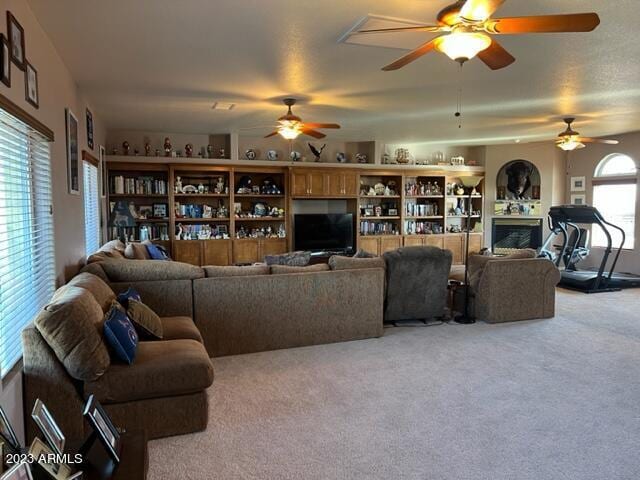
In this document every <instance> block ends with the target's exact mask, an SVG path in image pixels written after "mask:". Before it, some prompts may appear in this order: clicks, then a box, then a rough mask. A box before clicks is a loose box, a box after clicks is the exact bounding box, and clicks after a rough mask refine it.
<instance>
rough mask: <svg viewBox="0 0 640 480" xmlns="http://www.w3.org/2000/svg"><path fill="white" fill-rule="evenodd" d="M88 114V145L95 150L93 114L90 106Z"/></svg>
mask: <svg viewBox="0 0 640 480" xmlns="http://www.w3.org/2000/svg"><path fill="white" fill-rule="evenodd" d="M86 116H87V146H88V147H89V148H90V149H91V150H93V147H94V144H93V114H92V113H91V110H89V109H88V108H87V109H86Z"/></svg>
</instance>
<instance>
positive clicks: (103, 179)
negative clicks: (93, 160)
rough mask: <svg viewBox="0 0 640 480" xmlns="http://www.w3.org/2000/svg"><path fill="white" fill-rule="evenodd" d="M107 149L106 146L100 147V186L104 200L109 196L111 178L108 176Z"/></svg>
mask: <svg viewBox="0 0 640 480" xmlns="http://www.w3.org/2000/svg"><path fill="white" fill-rule="evenodd" d="M106 156H107V149H106V148H104V145H100V147H98V161H99V162H100V185H101V192H100V195H101V197H102V198H105V197H106V196H107V190H108V188H109V176H108V175H107V158H106Z"/></svg>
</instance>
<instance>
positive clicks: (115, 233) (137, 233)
mask: <svg viewBox="0 0 640 480" xmlns="http://www.w3.org/2000/svg"><path fill="white" fill-rule="evenodd" d="M122 237H124V238H126V239H127V240H128V241H129V242H134V241H140V242H142V241H144V240H169V225H168V224H164V223H154V224H145V223H141V224H140V225H139V226H138V227H111V228H110V229H109V238H110V239H111V240H113V239H116V238H122Z"/></svg>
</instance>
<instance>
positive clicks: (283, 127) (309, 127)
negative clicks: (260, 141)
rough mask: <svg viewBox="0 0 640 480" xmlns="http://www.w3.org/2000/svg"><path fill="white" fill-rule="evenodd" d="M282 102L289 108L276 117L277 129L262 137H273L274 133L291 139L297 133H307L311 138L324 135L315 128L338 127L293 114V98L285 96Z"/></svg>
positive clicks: (335, 124)
mask: <svg viewBox="0 0 640 480" xmlns="http://www.w3.org/2000/svg"><path fill="white" fill-rule="evenodd" d="M283 102H284V104H285V105H286V106H287V107H288V108H289V109H288V110H287V113H286V115H283V116H282V117H280V118H279V119H278V126H277V129H276V130H275V131H273V132H271V133H270V134H269V135H266V136H265V137H264V138H269V137H273V136H274V135H280V136H282V137H283V138H286V139H287V140H293V139H295V138H297V137H298V135H308V136H310V137H313V138H324V137H326V135H325V134H324V133H322V132H318V131H317V130H316V129H317V128H340V125H338V124H337V123H313V122H303V121H302V119H301V118H300V117H298V116H297V115H294V114H293V112H292V111H291V107H292V106H294V105H295V104H296V99H295V98H285V99H284V100H283Z"/></svg>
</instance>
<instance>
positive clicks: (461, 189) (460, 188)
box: [456, 185, 464, 195]
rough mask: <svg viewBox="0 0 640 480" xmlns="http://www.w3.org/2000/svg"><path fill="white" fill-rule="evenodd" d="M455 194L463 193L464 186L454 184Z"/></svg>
mask: <svg viewBox="0 0 640 480" xmlns="http://www.w3.org/2000/svg"><path fill="white" fill-rule="evenodd" d="M456 195H464V188H463V187H462V185H458V186H456Z"/></svg>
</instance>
